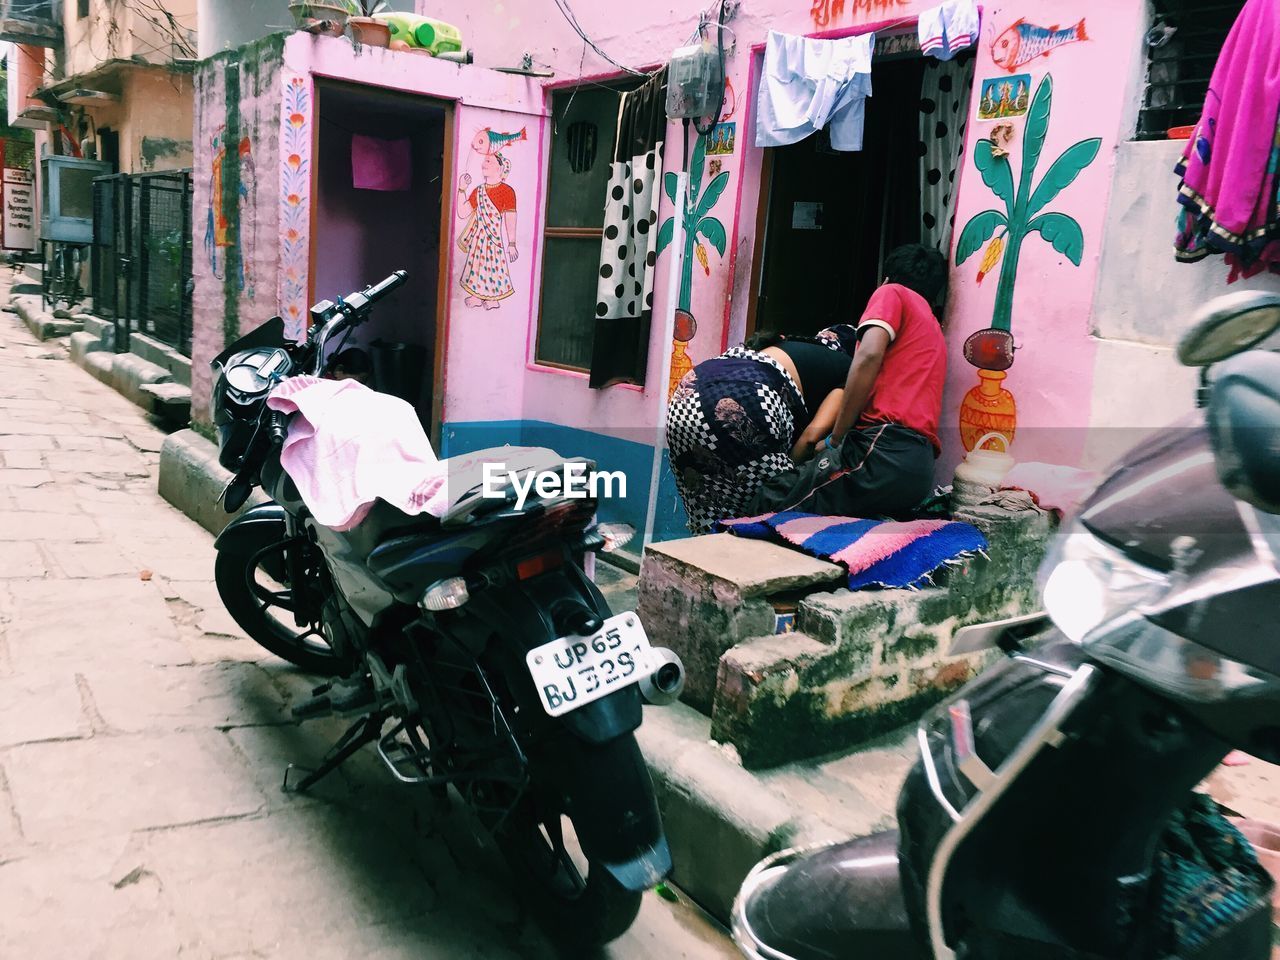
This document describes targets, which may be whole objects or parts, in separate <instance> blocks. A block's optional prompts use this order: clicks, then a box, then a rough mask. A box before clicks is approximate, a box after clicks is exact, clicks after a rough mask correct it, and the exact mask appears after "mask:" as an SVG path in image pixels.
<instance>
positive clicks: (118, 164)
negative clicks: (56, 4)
mask: <svg viewBox="0 0 1280 960" xmlns="http://www.w3.org/2000/svg"><path fill="white" fill-rule="evenodd" d="M196 6H197V0H128V2H126V0H62V3H61V14H62V17H61V19H62V24H61V25H62V38H61V39H62V42H61V44H60V45H59V46H46V47H34V46H24V47H22V48H21V49H20V50H18V51H17V52H18V53H19V55H21V56H24V57H28V58H29V57H31V56H32V55H39V56H41V57H43V60H44V70H43V77H42V81H41V84H40V86H39V88H38V89H37V90H36V91H35V96H36V98H38V99H39V100H41V101H43V103H44V105H45V109H43V110H41V109H39V108H33V109H31V110H30V111H28V113H29V114H30V122H29V123H28V124H27V125H29V126H34V127H36V128H37V134H36V140H37V153H40V152H41V145H44V149H45V151H47V152H52V153H61V154H74V153H75V152H77V151H80V152H82V153H83V154H84V155H85V156H95V157H97V158H98V159H103V160H109V161H111V162H112V163H113V164H114V166H115V169H116V171H118V172H121V173H145V172H147V171H150V170H166V169H176V168H181V167H189V166H190V165H191V162H192V153H191V128H192V82H191V67H192V65H193V63H194V60H195V57H196V20H197V13H196Z"/></svg>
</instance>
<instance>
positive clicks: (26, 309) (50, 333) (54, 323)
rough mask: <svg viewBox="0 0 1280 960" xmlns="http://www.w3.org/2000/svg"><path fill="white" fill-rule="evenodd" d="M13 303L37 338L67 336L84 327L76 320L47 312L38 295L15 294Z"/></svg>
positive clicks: (47, 338)
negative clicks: (58, 318)
mask: <svg viewBox="0 0 1280 960" xmlns="http://www.w3.org/2000/svg"><path fill="white" fill-rule="evenodd" d="M11 303H12V304H13V307H14V310H15V311H17V314H18V316H19V317H21V318H22V322H23V323H25V324H26V325H27V329H28V330H30V331H31V335H32V336H34V337H35V338H36V339H37V340H52V339H54V338H55V337H65V336H68V335H70V334H72V333H75V332H77V331H78V330H81V329H83V325H82V324H80V323H79V322H77V321H75V320H56V319H54V318H53V317H52V316H51V315H50V314H48V313H45V311H44V304H43V303H42V302H41V300H40V297H38V296H35V297H32V296H26V295H21V294H20V295H18V296H14V297H13V298H12V299H11Z"/></svg>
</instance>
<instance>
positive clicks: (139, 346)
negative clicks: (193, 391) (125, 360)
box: [129, 330, 191, 387]
mask: <svg viewBox="0 0 1280 960" xmlns="http://www.w3.org/2000/svg"><path fill="white" fill-rule="evenodd" d="M129 352H130V353H134V354H137V355H138V356H140V357H141V358H142V359H143V360H146V361H147V362H148V363H154V364H155V365H156V366H157V367H162V368H163V369H164V370H166V371H168V373H169V375H170V376H171V377H172V378H173V380H174V382H175V383H180V384H182V385H183V386H185V387H189V386H191V358H190V357H184V356H183V355H182V354H181V353H179V352H178V351H177V350H175V349H174V348H173V347H171V346H169V345H168V344H167V343H162V342H161V341H159V340H157V339H155V338H154V337H149V336H147V335H146V334H145V333H138V332H137V331H136V330H135V331H131V332H130V333H129Z"/></svg>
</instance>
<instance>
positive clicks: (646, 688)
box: [639, 647, 684, 707]
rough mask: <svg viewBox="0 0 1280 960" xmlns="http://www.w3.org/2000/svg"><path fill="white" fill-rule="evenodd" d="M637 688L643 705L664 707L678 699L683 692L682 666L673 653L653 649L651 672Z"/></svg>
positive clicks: (656, 648) (664, 649)
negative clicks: (643, 701) (649, 704)
mask: <svg viewBox="0 0 1280 960" xmlns="http://www.w3.org/2000/svg"><path fill="white" fill-rule="evenodd" d="M639 687H640V696H642V697H644V700H645V703H651V704H653V705H654V706H655V707H665V706H666V705H667V704H669V703H674V702H675V701H676V700H678V699H680V694H681V693H682V692H683V691H684V664H683V663H681V662H680V658H679V657H678V656H677V655H676V653H675V651H673V650H668V649H667V648H666V647H654V648H653V670H652V671H650V673H649V674H648V676H646V677H643V678H642V679H641V680H640V683H639Z"/></svg>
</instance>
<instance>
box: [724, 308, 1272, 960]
mask: <svg viewBox="0 0 1280 960" xmlns="http://www.w3.org/2000/svg"><path fill="white" fill-rule="evenodd" d="M1277 330H1280V297H1276V296H1273V295H1268V294H1258V293H1244V294H1234V295H1230V296H1227V297H1224V298H1221V299H1220V300H1217V301H1215V302H1214V303H1213V304H1211V305H1210V306H1209V307H1208V308H1207V309H1206V310H1205V311H1204V312H1203V313H1202V315H1201V317H1200V318H1199V321H1198V322H1197V323H1196V324H1195V326H1194V328H1193V329H1192V330H1191V331H1190V332H1189V333H1188V334H1187V335H1186V336H1185V337H1184V338H1183V340H1182V342H1181V343H1180V345H1179V349H1178V355H1179V359H1180V360H1181V361H1182V362H1183V363H1184V364H1187V365H1191V366H1197V367H1200V368H1201V371H1202V375H1201V389H1200V397H1199V399H1200V403H1199V406H1200V407H1201V408H1202V409H1201V411H1200V412H1198V413H1197V414H1196V415H1194V416H1193V418H1191V419H1190V420H1188V421H1187V422H1185V423H1183V424H1180V425H1177V426H1174V427H1171V428H1169V429H1167V430H1165V431H1162V432H1160V433H1159V434H1157V435H1156V436H1154V437H1152V438H1151V439H1149V440H1148V441H1146V442H1145V443H1143V444H1141V445H1139V446H1138V447H1137V448H1135V449H1134V450H1132V451H1131V452H1130V453H1129V454H1128V455H1126V456H1125V457H1124V458H1123V459H1122V461H1121V462H1120V464H1119V465H1118V466H1116V467H1115V468H1114V469H1113V471H1112V472H1111V474H1110V475H1109V476H1108V477H1107V478H1106V480H1104V481H1103V482H1102V484H1101V485H1100V486H1099V487H1098V489H1097V490H1096V491H1095V492H1094V493H1093V494H1092V496H1091V497H1090V498H1089V499H1088V500H1087V502H1086V503H1085V504H1084V506H1083V507H1082V509H1081V510H1080V512H1079V515H1078V516H1077V517H1076V518H1075V520H1074V521H1073V522H1071V524H1070V525H1069V526H1068V527H1066V528H1065V529H1064V530H1063V532H1062V533H1061V534H1060V535H1059V536H1058V538H1057V540H1056V543H1055V546H1054V548H1053V550H1051V552H1050V555H1049V556H1048V557H1047V558H1046V560H1045V562H1044V565H1043V567H1042V571H1041V582H1042V584H1043V601H1044V609H1045V612H1044V613H1038V614H1033V615H1030V616H1025V617H1020V618H1016V619H1014V620H1009V621H1003V622H1000V623H994V624H985V625H982V626H978V627H971V628H966V629H965V630H961V631H958V632H957V634H956V637H955V640H954V645H953V648H952V649H953V652H956V653H963V652H971V651H976V650H979V649H982V648H984V647H987V646H998V647H1000V648H1001V649H1002V650H1003V651H1004V652H1005V654H1006V656H1005V657H1004V658H1003V659H1000V660H999V661H998V662H997V663H996V665H995V666H993V667H991V668H990V669H988V670H987V671H985V672H984V673H983V674H982V675H981V676H980V677H979V678H978V679H977V680H975V681H974V682H973V683H971V684H969V685H968V686H967V687H965V688H964V689H963V690H961V691H960V693H959V694H958V695H956V696H955V697H954V698H952V699H950V700H949V701H947V702H946V703H944V704H943V705H942V706H941V707H939V708H938V709H937V710H935V711H933V712H932V713H931V714H929V715H928V716H927V717H926V718H925V719H924V721H923V722H921V724H920V725H919V728H918V739H919V747H920V757H919V759H918V761H917V762H916V764H915V766H914V767H913V769H912V770H911V772H910V774H909V775H908V777H907V780H906V783H905V785H904V786H903V788H902V791H901V794H900V795H899V799H898V810H897V815H898V829H897V830H894V831H890V832H887V833H882V834H877V835H874V836H870V837H866V838H863V839H859V840H854V841H851V842H846V843H842V844H837V845H833V846H826V847H822V848H819V849H816V850H790V851H785V852H783V853H780V854H777V855H775V856H773V857H770V858H768V859H767V860H765V861H763V862H762V863H760V864H759V865H757V867H756V868H755V869H754V870H753V871H752V873H751V874H750V875H749V876H748V878H747V880H746V882H745V883H744V885H743V887H742V890H741V892H740V893H739V896H738V899H737V902H736V903H735V906H734V912H733V932H734V937H735V940H736V941H737V943H738V945H739V946H740V948H741V949H742V951H743V953H744V954H745V955H746V956H747V957H750V958H755V960H819V958H822V960H854V958H857V960H871V958H875V960H906V958H934V960H953V958H964V960H1006V958H1008V960H1014V958H1016V960H1042V958H1043V960H1085V958H1088V960H1095V958H1096V960H1104V958H1105V960H1121V958H1123V960H1148V958H1150V960H1155V958H1173V957H1177V958H1183V960H1193V958H1194V960H1210V958H1215V960H1216V958H1223V960H1225V958H1230V960H1267V958H1268V957H1270V956H1271V950H1272V947H1271V941H1272V921H1271V907H1270V895H1271V889H1272V882H1271V879H1270V878H1269V877H1268V876H1267V875H1266V874H1265V872H1264V871H1262V869H1261V868H1260V867H1258V866H1257V863H1256V861H1255V860H1254V859H1253V857H1252V852H1251V850H1250V849H1249V848H1248V845H1247V843H1246V842H1245V841H1244V840H1243V838H1241V837H1239V835H1238V834H1234V832H1233V831H1231V828H1229V827H1227V826H1226V824H1225V821H1221V822H1220V825H1221V827H1222V828H1223V829H1222V831H1221V832H1220V833H1213V834H1212V837H1213V838H1214V840H1213V844H1212V845H1211V848H1212V850H1213V851H1214V852H1213V854H1212V855H1208V856H1203V857H1202V859H1203V860H1204V862H1205V864H1207V865H1208V866H1207V867H1204V866H1203V865H1201V868H1203V869H1205V870H1206V873H1205V878H1207V879H1205V885H1204V886H1202V887H1201V888H1198V890H1196V891H1192V892H1190V893H1188V892H1187V891H1186V890H1183V889H1182V888H1181V887H1180V886H1179V881H1180V879H1181V878H1182V875H1181V874H1179V873H1178V870H1181V869H1183V868H1184V867H1185V866H1186V865H1187V864H1188V863H1193V864H1195V863H1198V861H1195V859H1194V858H1192V859H1191V860H1187V859H1179V857H1185V856H1186V855H1187V851H1186V850H1185V849H1181V848H1179V847H1178V846H1177V844H1178V843H1179V842H1182V841H1185V839H1186V836H1187V830H1186V824H1188V823H1192V822H1198V821H1194V820H1193V818H1195V817H1201V818H1203V819H1204V821H1205V822H1206V823H1209V824H1211V825H1212V824H1215V823H1218V822H1219V821H1220V818H1218V820H1215V819H1214V818H1217V817H1218V813H1217V811H1216V808H1214V809H1205V807H1206V806H1208V805H1207V804H1206V803H1205V802H1204V801H1203V800H1197V799H1195V795H1194V788H1195V787H1196V785H1197V784H1198V783H1200V781H1201V780H1202V779H1203V778H1204V777H1205V776H1206V775H1207V774H1208V773H1209V772H1210V771H1212V770H1213V769H1214V767H1215V766H1216V765H1217V764H1218V763H1219V762H1220V761H1221V760H1222V759H1223V757H1224V756H1225V755H1226V754H1227V753H1228V752H1229V751H1230V750H1231V749H1232V748H1235V747H1238V748H1242V749H1244V750H1247V751H1248V752H1249V753H1251V754H1253V755H1254V756H1255V757H1258V758H1261V759H1263V760H1267V761H1270V762H1273V763H1276V762H1280V640H1277V638H1276V636H1275V630H1276V611H1277V610H1278V609H1280V565H1278V561H1277V558H1278V557H1280V354H1277V353H1272V352H1268V351H1264V350H1260V349H1254V348H1255V347H1258V346H1259V345H1260V344H1261V343H1262V342H1263V341H1264V340H1266V339H1267V338H1268V337H1270V336H1271V335H1272V334H1273V333H1275V332H1276V331H1277ZM1197 811H1198V812H1197ZM1223 851H1225V853H1224V852H1223ZM1219 855H1220V856H1221V858H1220V859H1218V857H1219ZM1215 870H1217V871H1219V873H1221V874H1222V875H1221V876H1219V875H1218V874H1217V873H1214V871H1215ZM1215 884H1217V885H1216V886H1215ZM1209 890H1212V891H1213V892H1212V895H1210V894H1209V893H1208V892H1206V891H1209Z"/></svg>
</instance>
